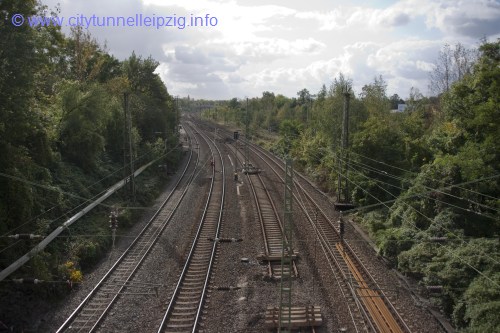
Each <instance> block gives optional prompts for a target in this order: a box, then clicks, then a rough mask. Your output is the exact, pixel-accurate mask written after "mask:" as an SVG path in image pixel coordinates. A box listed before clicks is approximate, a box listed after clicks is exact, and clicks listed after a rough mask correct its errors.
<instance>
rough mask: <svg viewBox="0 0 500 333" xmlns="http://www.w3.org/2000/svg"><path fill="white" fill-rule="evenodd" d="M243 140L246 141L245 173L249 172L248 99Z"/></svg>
mask: <svg viewBox="0 0 500 333" xmlns="http://www.w3.org/2000/svg"><path fill="white" fill-rule="evenodd" d="M245 123H246V124H245V125H246V126H245V139H246V142H245V168H246V169H247V171H249V170H248V169H249V166H248V164H249V161H248V150H249V147H248V140H250V136H249V133H248V132H249V125H250V124H249V123H250V117H249V115H248V98H247V110H246V120H245Z"/></svg>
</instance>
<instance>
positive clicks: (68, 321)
mask: <svg viewBox="0 0 500 333" xmlns="http://www.w3.org/2000/svg"><path fill="white" fill-rule="evenodd" d="M190 141H191V139H190ZM192 156H193V150H192V149H191V150H190V154H189V159H188V161H187V163H186V167H185V168H184V170H183V171H182V174H181V175H180V177H179V179H178V180H177V182H176V183H175V185H174V187H173V189H172V191H171V192H170V193H169V195H168V196H167V198H166V199H165V200H164V201H163V202H162V204H161V205H160V207H159V208H158V209H157V211H156V212H155V213H154V214H153V216H152V217H151V218H150V220H149V221H148V222H147V223H146V225H145V226H144V227H143V228H142V230H141V231H140V232H139V234H138V235H137V237H136V238H135V239H134V240H133V241H132V243H131V244H130V245H129V246H128V247H127V249H126V250H125V251H124V252H123V254H122V255H121V256H120V257H119V258H118V259H117V260H116V262H115V263H114V264H113V266H112V267H111V268H110V269H109V270H108V272H107V273H106V274H105V275H104V276H103V277H102V278H101V280H99V282H98V283H97V284H96V285H95V287H94V288H93V289H92V290H91V291H90V293H89V294H88V295H87V296H86V297H85V299H84V300H83V301H82V302H81V303H80V304H79V305H78V306H77V308H76V309H75V310H74V311H73V312H72V313H71V314H70V316H69V317H68V318H67V319H66V320H65V322H64V323H63V324H62V325H61V326H60V327H59V328H58V330H57V331H56V332H57V333H60V332H63V331H65V330H70V331H71V330H74V329H76V330H77V331H78V332H80V331H81V330H83V329H84V328H85V327H87V325H86V324H87V323H88V322H89V321H90V319H91V318H92V317H90V318H89V319H88V320H87V322H85V323H84V327H80V328H76V327H72V326H70V325H71V324H72V323H73V322H74V321H75V320H76V318H77V317H78V314H80V313H81V312H82V311H83V310H84V309H85V306H86V305H87V304H88V303H89V301H90V300H91V299H92V298H93V297H94V296H97V295H98V294H99V291H100V289H101V288H102V287H103V286H104V284H105V283H106V282H108V280H109V279H110V277H111V276H112V274H113V273H114V272H115V271H116V270H117V269H118V267H119V266H120V264H121V263H122V262H123V261H124V259H125V258H127V256H128V255H129V253H131V252H132V250H133V249H134V247H136V245H137V244H138V243H139V242H140V240H141V238H142V237H143V236H145V235H146V233H147V231H148V230H149V229H150V227H151V226H152V224H153V223H154V222H155V220H156V218H157V217H158V216H159V215H160V213H161V212H162V210H163V208H164V207H165V206H166V204H167V203H168V202H169V201H170V199H171V198H172V196H173V195H174V193H175V191H176V190H177V189H178V188H179V185H180V183H181V182H182V181H183V180H184V179H185V175H186V173H187V170H188V168H189V166H190V165H191V161H192ZM198 162H199V156H197V159H196V163H195V168H193V173H192V174H191V176H190V178H189V179H188V181H187V184H186V186H185V189H184V191H183V192H182V194H181V196H180V198H179V200H178V202H177V204H176V205H175V207H174V208H173V210H172V212H171V213H170V214H169V216H168V217H167V218H166V219H165V220H164V221H163V222H162V224H163V226H162V227H161V228H160V229H159V230H158V231H157V232H156V237H154V238H153V239H152V241H150V244H149V247H148V248H147V249H146V251H145V252H144V253H143V255H142V257H141V258H140V259H139V260H137V261H136V266H135V267H134V268H133V269H132V271H131V272H130V274H129V276H128V277H126V280H125V282H128V281H129V280H130V278H131V277H132V276H133V275H134V274H135V272H136V271H137V269H138V268H139V266H140V265H141V263H142V262H143V261H144V259H145V258H146V256H147V254H148V253H149V251H150V250H151V248H152V247H153V245H154V244H155V243H156V241H157V239H158V237H159V235H160V234H161V233H162V232H163V230H164V229H165V227H166V226H167V225H168V223H169V222H170V220H171V218H172V216H173V215H174V213H175V212H176V210H177V208H178V207H179V205H180V202H181V201H182V199H183V198H184V195H185V194H186V192H187V189H188V188H189V186H188V185H189V184H190V183H191V181H192V180H193V177H194V174H195V171H196V166H197V165H198ZM125 284H126V283H124V285H123V286H121V287H120V288H119V289H118V291H117V292H116V293H115V294H114V297H113V298H112V299H111V300H110V301H109V303H108V305H107V306H106V307H105V309H104V310H102V311H101V313H100V314H99V315H98V318H97V320H96V321H95V322H94V323H93V324H92V326H91V327H90V328H89V329H88V332H92V331H94V330H95V329H96V328H97V326H98V325H99V323H100V322H101V321H102V320H103V318H104V317H105V315H106V313H107V311H109V309H110V308H111V306H112V305H113V304H114V302H115V301H116V300H117V298H118V296H119V295H120V292H121V291H122V290H123V288H125V287H126V286H125ZM96 312H97V309H96V310H95V312H94V313H96ZM96 316H97V314H96V315H95V316H94V317H96Z"/></svg>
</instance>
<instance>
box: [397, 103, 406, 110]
mask: <svg viewBox="0 0 500 333" xmlns="http://www.w3.org/2000/svg"><path fill="white" fill-rule="evenodd" d="M404 110H406V104H405V103H402V104H398V112H403V111H404Z"/></svg>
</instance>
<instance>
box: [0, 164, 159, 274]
mask: <svg viewBox="0 0 500 333" xmlns="http://www.w3.org/2000/svg"><path fill="white" fill-rule="evenodd" d="M160 158H161V157H159V158H157V159H155V160H153V161H151V162H149V163H148V164H145V165H143V166H142V167H140V168H139V169H137V170H136V171H135V172H134V174H133V176H134V177H136V176H138V175H139V174H141V173H142V171H144V170H145V169H146V168H147V167H149V166H150V165H151V164H153V163H154V162H156V161H158V160H159V159H160ZM128 179H129V177H127V178H125V179H122V180H121V181H119V182H118V183H116V184H115V185H113V186H111V187H110V188H108V189H107V190H106V191H105V193H104V194H103V195H102V196H101V197H99V199H97V200H96V201H94V202H92V203H91V204H90V205H88V206H87V207H85V208H84V209H83V210H81V211H80V212H79V213H77V214H76V215H74V216H72V217H71V218H70V219H68V220H67V221H66V222H64V223H63V224H62V225H60V226H59V227H57V228H56V229H55V230H53V231H52V232H51V233H50V234H49V235H48V236H47V237H46V238H44V239H43V240H42V241H41V242H40V243H38V244H37V245H36V246H35V247H34V248H32V249H31V250H30V251H29V252H28V253H26V254H25V255H23V256H22V257H20V258H19V259H17V260H16V261H15V262H13V263H12V264H11V265H9V266H8V267H7V268H5V269H4V270H2V271H0V281H2V280H3V279H5V278H6V277H7V276H9V275H10V274H11V273H13V272H14V271H16V270H17V269H19V268H20V267H21V266H23V265H24V264H25V263H26V262H27V261H29V260H30V259H31V258H32V257H33V256H35V255H36V254H37V253H39V252H40V251H42V250H43V249H44V248H45V247H46V246H47V245H48V244H50V243H51V242H52V241H53V240H54V239H55V238H56V237H57V236H58V235H59V234H60V233H61V232H63V230H65V229H66V228H68V227H69V226H70V225H72V224H73V223H74V222H76V221H77V220H78V219H79V218H80V217H82V216H83V215H85V214H86V213H88V212H89V211H91V210H92V209H93V208H95V207H96V206H98V205H99V204H100V203H101V202H102V201H104V200H106V199H107V198H108V197H109V196H111V195H112V194H113V193H114V192H115V191H117V190H118V189H120V188H122V187H123V186H125V185H126V184H127V183H128Z"/></svg>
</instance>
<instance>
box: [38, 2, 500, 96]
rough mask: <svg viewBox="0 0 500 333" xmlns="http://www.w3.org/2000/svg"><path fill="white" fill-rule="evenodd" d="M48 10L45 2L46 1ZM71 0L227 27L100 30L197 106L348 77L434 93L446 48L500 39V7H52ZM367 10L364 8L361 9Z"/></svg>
mask: <svg viewBox="0 0 500 333" xmlns="http://www.w3.org/2000/svg"><path fill="white" fill-rule="evenodd" d="M42 1H43V0H42ZM58 1H62V3H61V7H62V15H74V14H76V13H84V14H87V13H89V14H92V13H95V14H97V15H133V14H135V13H144V14H149V15H152V14H156V15H173V14H176V15H177V17H180V16H183V15H185V16H187V17H190V15H191V14H193V15H199V16H204V15H206V14H209V15H210V16H211V17H217V19H218V24H217V25H216V26H213V27H212V26H209V27H190V28H186V29H183V30H179V29H177V28H173V29H172V28H170V29H167V28H165V29H159V30H157V29H154V28H153V29H146V28H94V29H91V32H92V33H93V34H94V36H96V37H97V38H98V40H100V41H102V42H103V41H104V40H107V42H108V43H107V44H108V49H109V50H110V52H111V53H113V54H114V55H115V56H117V57H118V58H120V59H124V58H126V57H128V56H129V55H130V54H131V53H132V51H133V50H135V52H136V53H137V54H138V55H142V56H143V57H147V56H149V55H150V54H151V55H152V56H153V57H154V58H155V59H157V60H158V61H160V63H161V65H160V66H159V68H158V70H157V72H158V73H159V74H160V76H161V77H162V79H163V80H164V82H165V83H166V85H167V88H168V90H169V92H170V93H172V94H174V95H177V94H178V95H187V94H190V95H191V96H192V97H195V98H213V99H220V98H227V99H229V98H231V97H243V96H260V95H261V93H262V91H265V90H268V91H273V92H275V93H282V94H285V95H287V96H295V95H296V92H297V91H299V90H300V89H302V88H307V89H309V90H310V91H311V92H316V91H317V90H319V88H320V87H321V85H322V84H326V85H329V84H330V82H331V81H332V80H333V78H334V77H336V76H337V75H338V73H339V72H343V73H344V74H346V75H348V76H350V77H351V78H352V79H353V80H354V85H355V89H356V90H357V91H358V92H359V91H360V89H361V87H362V86H363V85H365V84H369V83H370V82H372V81H373V78H374V76H376V75H379V74H381V75H383V77H384V78H385V79H386V80H387V82H388V90H389V93H390V94H392V93H398V94H399V95H400V96H405V95H406V94H407V93H408V91H409V88H410V87H411V86H416V87H418V88H419V89H420V90H421V91H423V92H425V91H427V89H426V86H427V80H428V74H427V73H428V71H430V70H431V69H432V68H433V63H434V60H435V59H436V57H437V55H438V50H439V49H440V47H441V46H442V45H443V44H444V43H445V42H448V43H450V44H455V43H457V42H461V43H463V44H465V45H468V46H469V47H471V46H472V45H474V44H475V43H476V42H477V41H478V39H479V38H480V37H482V36H483V35H486V36H487V37H490V38H495V37H496V36H500V3H499V1H498V0H401V1H397V2H394V3H393V4H392V5H389V6H385V7H384V6H378V7H375V6H374V5H370V4H371V3H376V4H377V3H378V4H379V5H380V3H379V2H378V1H363V2H361V1H356V2H355V3H357V4H358V5H353V4H352V1H348V0H339V1H330V2H326V1H322V0H309V1H308V2H303V1H294V0H290V1H288V2H285V1H281V0H279V1H278V0H270V1H264V0H252V1H250V0H246V1H245V0H190V1H184V0H169V1H164V0H142V1H134V2H123V1H119V0H107V1H102V0H87V1H85V2H82V1H69V0H45V1H44V2H46V3H48V4H49V5H51V6H53V5H54V4H55V3H56V2H58ZM360 3H363V4H364V5H359V4H360Z"/></svg>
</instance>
